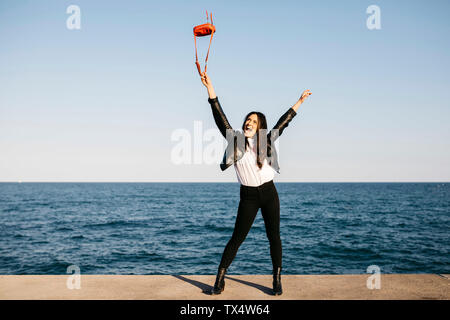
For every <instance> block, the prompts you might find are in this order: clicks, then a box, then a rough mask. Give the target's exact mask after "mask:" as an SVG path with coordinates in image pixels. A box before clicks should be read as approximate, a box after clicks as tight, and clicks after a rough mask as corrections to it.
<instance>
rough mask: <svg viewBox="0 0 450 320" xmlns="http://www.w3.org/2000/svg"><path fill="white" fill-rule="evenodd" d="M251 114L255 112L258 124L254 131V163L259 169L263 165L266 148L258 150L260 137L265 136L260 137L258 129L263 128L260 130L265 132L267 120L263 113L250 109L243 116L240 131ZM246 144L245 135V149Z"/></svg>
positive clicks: (247, 144) (243, 128)
mask: <svg viewBox="0 0 450 320" xmlns="http://www.w3.org/2000/svg"><path fill="white" fill-rule="evenodd" d="M252 114H256V116H257V117H258V125H257V127H256V133H255V134H256V164H257V165H258V168H260V169H261V168H262V166H263V162H264V158H265V154H266V152H265V151H266V150H259V148H260V139H261V138H263V139H265V138H266V137H265V135H263V137H261V135H260V131H259V130H260V129H265V130H263V131H262V132H267V120H266V116H265V115H264V114H263V113H261V112H258V111H251V112H249V113H248V114H247V115H246V116H245V118H244V123H243V124H242V131H245V122H246V121H247V119H248V117H250V116H251V115H252ZM264 145H265V144H264ZM247 146H249V142H248V138H247V137H245V150H247ZM261 151H262V152H261Z"/></svg>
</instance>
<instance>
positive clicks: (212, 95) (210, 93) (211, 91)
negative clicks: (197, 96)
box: [206, 86, 216, 99]
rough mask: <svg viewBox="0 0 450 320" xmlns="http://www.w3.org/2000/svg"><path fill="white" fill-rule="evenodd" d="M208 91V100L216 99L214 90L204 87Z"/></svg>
mask: <svg viewBox="0 0 450 320" xmlns="http://www.w3.org/2000/svg"><path fill="white" fill-rule="evenodd" d="M206 89H208V95H209V98H210V99H214V98H216V93H215V92H214V88H213V87H212V86H210V87H206Z"/></svg>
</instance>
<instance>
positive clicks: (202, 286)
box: [173, 275, 213, 295]
mask: <svg viewBox="0 0 450 320" xmlns="http://www.w3.org/2000/svg"><path fill="white" fill-rule="evenodd" d="M173 277H175V278H177V279H178V280H183V281H184V282H187V283H189V284H192V285H193V286H196V287H197V288H200V289H201V290H202V292H203V293H204V294H208V295H211V291H212V289H213V287H212V286H210V285H208V284H206V283H203V282H200V281H197V280H192V279H188V278H186V277H183V276H179V275H173Z"/></svg>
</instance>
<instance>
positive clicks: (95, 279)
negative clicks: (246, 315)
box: [0, 274, 450, 300]
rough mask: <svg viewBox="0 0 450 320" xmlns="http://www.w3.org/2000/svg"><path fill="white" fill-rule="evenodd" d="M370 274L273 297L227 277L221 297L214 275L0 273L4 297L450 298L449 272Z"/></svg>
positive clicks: (289, 278)
mask: <svg viewBox="0 0 450 320" xmlns="http://www.w3.org/2000/svg"><path fill="white" fill-rule="evenodd" d="M370 276H371V275H370V274H361V275H283V276H282V284H283V290H284V294H283V295H281V296H278V297H274V296H272V295H271V288H272V276H271V275H227V276H226V279H225V291H224V292H223V293H222V294H221V295H218V296H211V295H209V294H206V293H204V292H203V291H208V290H210V289H211V286H212V285H213V284H214V281H215V275H206V276H199V275H192V276H191V275H190V276H181V275H81V276H80V278H79V279H80V289H69V288H68V286H67V281H68V278H69V277H70V275H0V299H2V300H9V299H18V300H29V299H46V300H59V299H66V300H71V299H80V300H83V299H95V300H110V299H114V300H116V299H120V300H128V299H139V300H147V299H150V300H215V299H226V300H236V299H238V300H265V299H275V300H279V299H289V300H304V299H306V300H308V299H319V300H322V299H345V300H347V299H351V300H353V299H357V300H366V299H396V300H401V299H444V300H448V299H449V298H450V290H449V289H450V288H449V281H450V276H449V275H437V274H382V275H381V278H380V280H381V288H380V289H372V290H369V289H368V288H367V285H366V282H367V279H368V277H370ZM72 277H73V276H72ZM72 279H73V278H72ZM72 283H74V282H72Z"/></svg>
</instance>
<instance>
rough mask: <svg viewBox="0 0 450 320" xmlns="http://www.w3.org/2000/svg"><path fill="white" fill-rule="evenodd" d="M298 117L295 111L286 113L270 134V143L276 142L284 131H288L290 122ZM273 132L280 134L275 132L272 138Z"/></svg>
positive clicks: (289, 110)
mask: <svg viewBox="0 0 450 320" xmlns="http://www.w3.org/2000/svg"><path fill="white" fill-rule="evenodd" d="M296 115H297V112H295V110H294V109H292V108H289V109H288V111H286V112H285V113H284V114H283V115H282V116H281V117H280V119H279V120H278V122H277V123H276V124H275V126H274V127H273V129H272V130H271V131H270V132H269V134H268V141H271V140H272V141H274V140H276V139H277V138H278V137H279V136H281V134H282V133H283V131H284V129H286V128H287V127H288V126H289V122H291V120H292V119H293V118H294V117H295V116H296ZM273 130H278V134H277V133H276V132H275V136H273V137H272V139H270V138H271V136H272V134H273Z"/></svg>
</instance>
